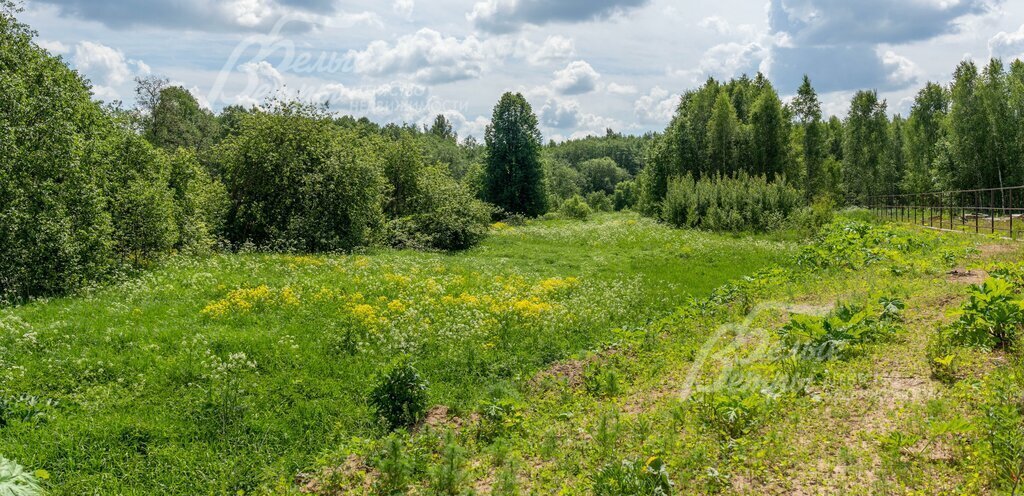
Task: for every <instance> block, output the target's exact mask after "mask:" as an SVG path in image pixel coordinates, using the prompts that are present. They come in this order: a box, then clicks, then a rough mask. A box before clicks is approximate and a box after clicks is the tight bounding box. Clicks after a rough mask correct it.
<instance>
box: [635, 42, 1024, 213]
mask: <svg viewBox="0 0 1024 496" xmlns="http://www.w3.org/2000/svg"><path fill="white" fill-rule="evenodd" d="M739 173H744V174H749V175H751V176H764V177H766V178H768V179H769V180H771V179H775V178H778V177H785V178H786V179H787V180H788V181H789V182H790V183H791V184H793V185H794V186H796V187H797V188H798V189H799V190H800V191H801V192H802V194H803V196H804V198H805V199H806V200H811V199H814V198H821V197H828V198H831V199H832V200H834V201H837V202H839V203H846V204H863V203H866V202H867V201H869V199H870V198H871V197H872V196H877V195H890V194H901V193H923V192H930V191H936V190H952V189H974V188H996V187H1002V186H1014V185H1021V184H1024V63H1022V62H1021V61H1019V60H1018V61H1014V62H1013V63H1012V64H1010V66H1009V68H1006V67H1005V66H1004V64H1003V63H1002V62H1001V61H1000V60H996V59H993V60H992V61H990V62H989V64H988V65H987V66H985V68H984V69H981V70H979V68H978V66H977V65H975V63H974V62H970V61H964V62H962V63H960V65H959V66H958V67H957V68H956V71H955V72H954V73H953V80H952V82H951V83H950V84H949V85H947V86H942V85H939V84H936V83H928V84H927V85H926V86H925V87H924V88H923V89H922V90H921V91H920V92H919V93H918V94H917V96H916V98H915V100H914V104H913V107H912V109H911V112H910V115H909V116H908V117H907V118H904V117H902V116H900V115H895V116H890V113H889V109H888V104H887V102H886V101H885V100H883V99H879V97H878V94H877V92H875V91H859V92H857V93H856V94H855V95H854V96H853V99H852V101H851V103H850V107H849V110H848V112H847V114H846V116H845V118H844V119H842V120H840V119H839V118H838V117H831V118H829V119H828V120H825V119H824V118H823V116H822V110H821V101H820V99H819V98H818V95H817V93H816V92H815V90H814V88H813V86H812V85H811V81H810V80H809V79H808V78H806V77H805V78H804V81H803V84H802V85H801V87H800V88H799V90H798V91H797V95H796V97H795V98H794V99H793V100H792V101H791V102H789V103H788V104H783V103H782V102H781V100H780V99H779V96H778V93H777V92H776V90H775V88H773V87H772V85H771V83H770V82H769V81H768V80H767V79H766V78H764V77H763V76H762V75H760V74H758V75H757V76H756V77H755V78H753V79H751V78H748V77H746V76H744V77H741V78H738V79H733V80H731V81H729V82H727V83H721V82H718V81H716V80H714V79H709V80H708V81H707V83H706V84H704V85H703V86H702V87H700V88H699V89H696V90H692V91H689V92H687V93H686V94H685V95H684V96H683V98H682V101H681V102H680V105H679V108H678V110H677V112H676V115H675V117H674V118H673V119H672V122H671V123H670V124H669V126H668V128H667V129H666V130H665V132H664V133H662V134H659V135H658V136H657V137H656V138H655V139H654V140H653V143H652V144H651V146H650V147H649V148H648V149H647V154H646V167H645V168H644V170H643V172H642V173H641V174H640V177H639V178H638V180H637V182H638V190H639V191H638V193H639V208H640V210H641V211H643V212H645V213H647V214H649V215H662V214H663V212H662V210H663V201H664V200H665V198H666V194H667V192H668V189H669V185H670V184H671V182H672V181H673V178H682V177H686V176H692V177H694V178H697V179H699V178H702V177H718V176H726V177H732V176H735V175H736V174H739Z"/></svg>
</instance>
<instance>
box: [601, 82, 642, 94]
mask: <svg viewBox="0 0 1024 496" xmlns="http://www.w3.org/2000/svg"><path fill="white" fill-rule="evenodd" d="M605 91H607V92H608V93H610V94H612V95H635V94H636V93H637V91H639V90H637V89H636V86H633V85H631V84H618V83H609V84H608V86H607V87H606V88H605Z"/></svg>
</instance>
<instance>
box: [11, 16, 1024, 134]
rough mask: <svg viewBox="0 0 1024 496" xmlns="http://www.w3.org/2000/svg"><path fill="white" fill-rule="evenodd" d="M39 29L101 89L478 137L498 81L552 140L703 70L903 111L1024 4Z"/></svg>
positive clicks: (644, 116)
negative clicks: (860, 97)
mask: <svg viewBox="0 0 1024 496" xmlns="http://www.w3.org/2000/svg"><path fill="white" fill-rule="evenodd" d="M23 3H24V5H23V6H24V8H25V11H24V12H23V13H22V14H20V16H19V17H20V19H21V20H22V21H24V22H26V23H28V24H29V25H30V26H32V27H33V28H34V29H35V30H36V31H38V33H39V36H38V38H37V42H38V43H39V44H40V45H41V46H43V47H44V48H46V49H48V50H50V52H51V53H53V54H55V55H60V56H61V57H63V58H64V59H65V61H67V62H68V64H69V65H71V66H72V67H74V68H76V69H77V70H79V71H80V72H81V73H82V74H84V75H85V76H86V77H87V78H88V79H89V80H90V81H91V82H92V84H93V94H94V97H95V98H96V99H97V100H104V101H113V100H122V101H124V102H125V103H126V104H127V105H131V104H133V103H134V82H133V80H134V79H135V78H136V77H139V76H150V75H156V76H161V77H166V78H168V79H169V80H170V81H171V82H172V83H174V84H178V85H181V86H183V87H185V88H187V89H189V90H191V91H192V93H193V94H195V95H196V96H197V98H198V99H199V101H200V102H201V103H202V104H203V105H204V106H207V107H209V108H211V109H212V110H214V111H217V110H219V109H221V108H223V107H224V106H227V105H233V104H240V105H246V106H248V105H253V104H260V103H263V102H265V101H267V100H268V99H269V98H274V97H276V98H300V99H303V100H308V101H315V102H320V103H329V104H330V108H331V109H332V110H333V111H335V112H338V113H341V114H351V115H356V116H366V117H368V118H370V119H372V120H374V121H377V122H380V123H386V122H400V123H401V122H405V123H415V124H421V123H427V122H430V121H432V120H433V118H434V117H435V116H436V115H437V114H445V115H446V116H447V117H448V118H449V119H450V120H451V121H452V123H453V124H454V126H455V128H456V130H457V131H458V132H459V134H460V136H467V135H473V136H475V137H477V138H481V137H482V136H483V131H484V128H485V126H486V125H487V123H488V122H489V120H490V115H491V112H492V110H493V107H494V105H495V103H496V102H497V101H498V99H499V98H500V96H501V94H502V93H504V92H506V91H517V92H521V93H523V94H524V95H525V96H526V97H527V99H528V101H529V102H530V104H531V105H532V107H533V109H534V111H535V112H536V113H537V116H538V118H539V120H540V125H541V131H542V133H543V134H544V137H545V139H553V140H563V139H570V138H574V137H582V136H586V135H590V134H597V135H600V134H604V132H605V130H606V129H608V128H611V129H614V130H615V131H617V132H624V133H637V134H639V133H644V132H647V131H660V130H663V129H664V128H665V126H666V125H667V124H668V122H669V120H670V119H671V117H672V114H673V113H674V111H675V108H676V106H677V104H678V101H679V96H680V95H681V94H682V93H684V92H685V91H687V90H689V89H693V88H696V87H698V86H700V85H701V84H702V83H703V82H704V81H705V80H706V79H707V78H708V77H715V78H720V79H727V78H730V77H734V76H740V75H742V74H749V75H751V76H753V75H754V74H756V73H757V72H758V71H761V72H763V73H764V74H765V75H767V76H768V77H769V78H770V79H771V80H772V82H773V83H774V84H775V85H776V88H777V89H778V91H779V93H780V94H781V95H782V96H783V97H784V98H788V97H791V96H792V94H793V93H795V91H796V88H797V87H798V85H799V82H800V79H801V78H802V76H803V74H805V73H806V74H808V75H809V76H810V78H811V80H812V83H813V84H814V86H815V87H816V89H817V90H818V92H819V94H820V95H821V97H822V100H823V103H824V109H825V112H826V114H829V115H838V116H840V117H842V116H843V115H845V114H846V112H847V109H848V106H849V101H850V98H851V97H852V95H853V93H854V92H855V91H857V90H860V89H876V90H878V91H879V93H880V95H881V96H882V97H884V98H886V99H887V101H888V103H889V109H890V111H891V112H892V113H903V114H906V113H907V112H908V111H909V109H910V105H911V103H912V101H913V96H914V94H915V93H916V92H917V90H918V89H920V87H922V86H923V85H924V83H925V82H927V81H937V82H941V83H946V82H948V81H949V79H950V77H951V75H952V72H953V69H954V68H955V66H956V65H957V64H958V63H959V62H960V61H961V60H964V59H973V60H975V61H977V62H979V63H984V62H987V60H988V59H989V58H990V57H993V56H995V57H1001V58H1004V59H1007V60H1009V59H1013V58H1017V57H1021V58H1024V1H1021V0H714V1H706V0H677V1H670V0H560V1H555V0H463V1H458V0H376V1H373V0H25V1H24V2H23Z"/></svg>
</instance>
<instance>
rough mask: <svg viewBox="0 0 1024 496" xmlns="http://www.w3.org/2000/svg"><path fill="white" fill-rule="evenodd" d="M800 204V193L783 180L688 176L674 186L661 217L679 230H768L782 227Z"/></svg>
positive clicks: (671, 188)
mask: <svg viewBox="0 0 1024 496" xmlns="http://www.w3.org/2000/svg"><path fill="white" fill-rule="evenodd" d="M799 203H800V195H799V193H797V191H796V190H795V189H793V188H792V187H790V186H789V185H788V184H786V183H785V181H782V180H778V181H775V182H768V180H767V179H766V178H765V177H750V176H747V175H745V174H740V175H738V176H737V177H735V178H726V177H715V178H703V179H700V180H694V179H693V177H691V176H685V177H681V178H677V179H674V180H673V181H672V182H671V183H670V185H669V189H668V193H667V195H666V197H665V201H664V204H663V205H662V209H661V210H662V211H661V218H662V220H664V221H665V222H668V223H669V224H671V225H673V226H675V227H693V228H699V229H708V230H712V231H768V230H772V229H775V228H778V227H780V226H781V225H782V222H783V221H784V220H785V219H786V218H787V217H789V215H790V214H792V213H793V212H794V210H795V209H796V207H797V206H798V205H799Z"/></svg>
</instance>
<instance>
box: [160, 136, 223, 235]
mask: <svg viewBox="0 0 1024 496" xmlns="http://www.w3.org/2000/svg"><path fill="white" fill-rule="evenodd" d="M169 185H170V188H171V191H173V193H174V205H175V210H174V214H175V222H176V223H177V226H178V235H179V240H178V248H180V249H182V250H185V251H205V250H207V249H209V248H211V247H212V246H214V245H215V244H216V242H217V240H218V237H219V234H220V233H222V232H223V230H224V217H225V215H226V214H227V208H228V195H227V190H225V189H224V184H223V183H221V182H220V181H219V180H217V179H214V178H213V177H211V176H210V175H209V174H208V173H207V172H206V170H205V169H204V168H203V166H202V165H201V164H200V163H199V161H198V160H197V159H196V156H195V153H194V152H192V151H190V150H185V149H179V150H178V151H177V152H175V153H174V154H172V155H171V156H170V181H169Z"/></svg>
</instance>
